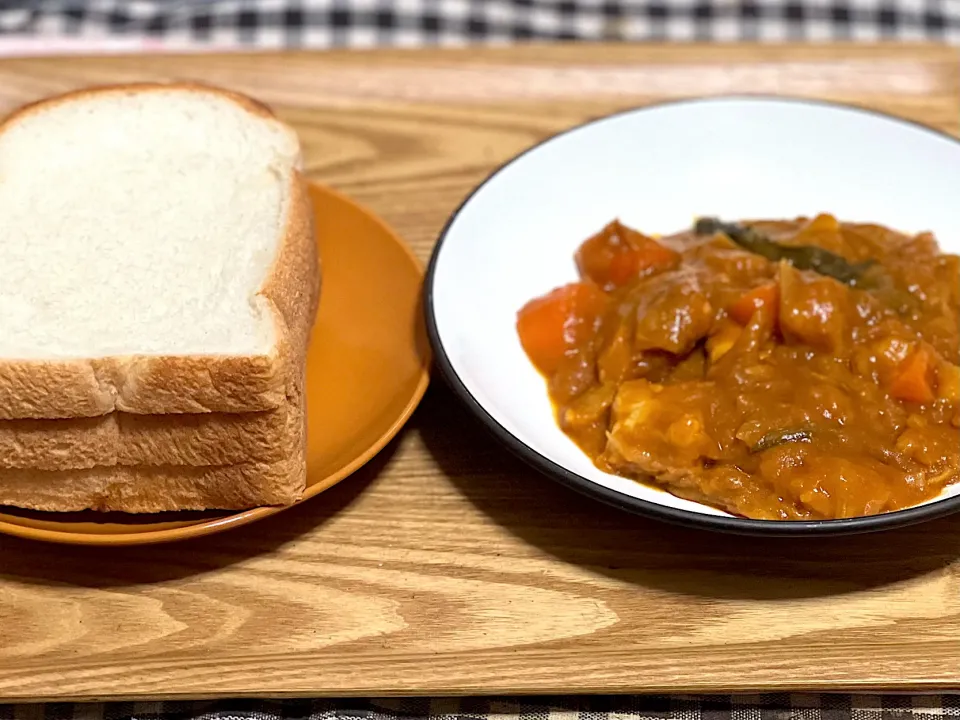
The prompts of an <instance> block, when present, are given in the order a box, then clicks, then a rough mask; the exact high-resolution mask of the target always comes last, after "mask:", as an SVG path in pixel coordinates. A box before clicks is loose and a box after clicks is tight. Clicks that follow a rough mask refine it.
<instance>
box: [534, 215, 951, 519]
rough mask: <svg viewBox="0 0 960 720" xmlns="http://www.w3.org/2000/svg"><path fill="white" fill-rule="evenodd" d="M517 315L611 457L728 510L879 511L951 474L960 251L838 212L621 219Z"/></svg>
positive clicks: (586, 431) (595, 453)
mask: <svg viewBox="0 0 960 720" xmlns="http://www.w3.org/2000/svg"><path fill="white" fill-rule="evenodd" d="M576 264H577V267H578V269H579V273H580V277H581V280H580V281H579V282H576V283H572V284H569V285H566V286H564V287H560V288H557V289H556V290H554V291H552V292H550V293H548V294H547V295H544V296H543V297H540V298H536V299H534V300H532V301H531V302H529V303H528V304H527V305H526V306H524V307H523V309H522V310H520V312H519V313H518V316H517V331H518V333H519V336H520V340H521V343H522V345H523V347H524V350H525V351H526V353H527V355H528V357H529V358H530V360H531V362H533V364H534V365H535V366H536V367H537V368H538V369H539V370H540V372H541V373H543V375H544V376H545V377H546V378H547V380H548V386H549V392H550V396H551V398H552V400H553V403H554V406H555V408H556V417H557V422H558V423H559V425H560V427H561V428H562V430H563V431H564V432H565V433H566V434H567V435H568V436H569V437H571V438H572V439H573V440H574V441H575V442H576V443H577V444H578V445H579V447H580V448H582V449H583V451H584V452H585V453H587V454H588V455H589V456H590V458H591V459H592V460H593V461H594V463H595V464H596V465H597V466H598V467H599V468H601V469H602V470H605V471H607V472H610V473H614V474H617V475H621V476H625V477H630V478H635V479H638V480H641V481H648V482H649V481H651V478H652V482H654V483H656V484H657V485H658V486H660V487H663V488H665V489H666V490H668V491H669V492H671V493H673V494H675V495H677V496H680V497H683V498H687V499H690V500H694V501H697V502H701V503H706V504H709V505H712V506H715V507H718V508H721V509H723V510H726V511H728V512H730V513H733V514H735V515H740V516H744V517H749V518H758V519H770V520H819V519H831V518H844V517H857V516H862V515H873V514H876V513H882V512H889V511H892V510H897V509H901V508H906V507H909V506H912V505H917V504H918V503H921V502H923V501H924V500H928V499H930V498H933V497H935V496H937V495H938V494H940V492H941V491H942V490H943V489H944V487H945V486H946V485H948V484H950V483H953V482H956V481H957V480H958V479H960V473H958V467H960V366H958V363H960V347H958V344H960V339H958V335H960V328H958V322H960V257H957V256H956V255H948V254H943V253H941V252H940V251H939V248H938V246H937V243H936V240H935V239H934V237H933V236H932V235H930V234H926V233H924V234H919V235H916V236H908V235H904V234H901V233H898V232H895V231H893V230H889V229H887V228H884V227H880V226H877V225H866V224H849V223H840V222H838V221H837V219H836V218H834V217H832V216H830V215H819V216H817V217H815V218H813V219H805V218H801V219H799V220H796V221H758V222H745V223H725V222H721V221H719V220H714V219H703V220H700V221H698V222H697V223H696V226H695V227H694V228H693V229H691V230H690V231H688V232H683V233H680V234H678V235H675V236H671V237H666V238H660V239H654V238H653V237H648V236H646V235H644V234H642V233H640V232H638V231H636V230H633V229H631V228H629V227H627V226H625V225H622V224H621V223H619V222H616V221H615V222H612V223H611V224H609V225H608V226H607V227H605V228H604V229H603V230H602V231H601V232H599V233H598V234H597V235H595V236H593V237H591V238H588V239H587V240H586V241H585V242H584V243H583V245H581V246H580V248H579V250H578V251H577V254H576Z"/></svg>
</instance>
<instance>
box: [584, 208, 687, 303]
mask: <svg viewBox="0 0 960 720" xmlns="http://www.w3.org/2000/svg"><path fill="white" fill-rule="evenodd" d="M576 261H577V267H578V268H579V270H580V276H581V277H584V278H588V279H590V280H592V281H593V282H595V283H596V284H597V285H599V286H600V287H601V288H603V289H604V290H607V291H610V290H614V289H616V288H618V287H623V286H624V285H626V284H628V283H629V282H631V281H633V280H635V279H637V278H638V277H642V276H644V275H652V274H653V273H656V272H662V271H663V270H669V269H671V268H673V267H676V265H677V264H678V263H679V262H680V254H679V253H677V252H675V251H674V250H671V249H670V248H668V247H665V246H663V245H661V244H660V243H658V242H657V241H656V240H654V239H653V238H649V237H647V236H646V235H644V234H642V233H639V232H637V231H636V230H634V229H633V228H629V227H627V226H626V225H624V224H622V223H621V222H620V221H619V220H614V221H613V222H612V223H610V224H609V225H607V226H606V227H605V228H604V229H603V230H601V231H600V232H598V233H597V234H596V235H594V236H593V237H590V238H588V239H587V240H586V241H585V242H584V243H583V244H582V245H581V246H580V249H579V250H578V251H577V256H576Z"/></svg>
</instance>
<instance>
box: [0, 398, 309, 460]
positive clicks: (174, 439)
mask: <svg viewBox="0 0 960 720" xmlns="http://www.w3.org/2000/svg"><path fill="white" fill-rule="evenodd" d="M302 415H303V409H302V407H301V406H300V404H299V403H295V402H289V401H284V403H283V404H282V405H281V406H280V407H279V408H277V409H276V410H264V411H262V412H256V413H204V414H194V415H134V414H130V413H110V414H109V415H102V416H99V417H93V418H70V419H67V420H9V421H4V422H0V469H34V470H81V469H89V468H94V467H101V468H106V467H112V466H115V465H193V466H197V467H203V466H210V465H235V464H239V463H246V462H252V461H273V460H277V459H278V458H281V457H285V456H289V455H290V454H291V452H293V450H294V448H293V445H294V444H295V443H296V442H298V441H299V439H300V436H301V433H300V431H299V425H300V423H302V421H303V420H302Z"/></svg>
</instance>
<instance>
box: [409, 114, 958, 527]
mask: <svg viewBox="0 0 960 720" xmlns="http://www.w3.org/2000/svg"><path fill="white" fill-rule="evenodd" d="M958 197H960V141H958V140H957V139H956V138H953V137H951V136H948V135H946V134H942V133H939V132H937V131H934V130H932V129H929V128H926V127H924V126H921V125H917V124H913V123H910V122H908V121H904V120H900V119H897V118H893V117H890V116H885V115H882V114H879V113H876V112H872V111H869V110H864V109H861V108H855V107H850V106H844V105H836V104H830V103H823V102H816V101H808V100H797V99H787V98H774V97H753V96H746V97H719V98H711V99H702V100H689V101H681V102H674V103H667V104H662V105H655V106H649V107H644V108H639V109H636V110H628V111H626V112H621V113H617V114H615V115H612V116H609V117H605V118H602V119H600V120H596V121H593V122H590V123H587V124H585V125H581V126H579V127H576V128H574V129H572V130H569V131H566V132H564V133H561V134H560V135H557V136H555V137H552V138H550V139H548V140H546V141H544V142H542V143H540V144H539V145H536V146H534V147H532V148H530V149H529V150H527V151H525V152H523V153H522V154H520V155H519V156H517V157H516V158H514V159H512V160H510V161H509V162H508V163H506V164H505V165H503V166H502V167H500V168H499V169H498V170H497V171H496V172H494V173H493V174H492V175H490V177H488V178H487V179H486V180H485V181H484V182H483V183H482V184H481V185H480V186H479V187H477V188H476V189H475V190H474V191H473V192H472V193H471V194H470V195H469V197H468V198H467V199H466V200H465V201H464V202H463V204H462V205H461V206H460V207H459V208H458V209H457V210H456V212H454V214H453V215H452V217H451V218H450V220H449V222H448V223H447V225H446V227H445V228H444V230H443V232H442V234H441V236H440V238H439V241H438V243H437V246H436V249H435V251H434V254H433V258H432V260H431V262H430V267H429V269H428V272H427V278H426V287H425V306H426V316H427V327H428V331H429V334H430V337H431V342H432V344H433V348H434V351H435V354H436V358H437V363H438V366H439V368H440V370H441V372H442V373H443V375H444V377H445V379H446V380H447V382H448V383H449V384H450V386H451V387H452V388H453V390H454V392H455V393H456V394H457V395H458V396H459V397H460V398H461V399H462V400H463V401H464V402H465V403H466V405H467V407H468V408H469V409H470V410H471V411H472V412H473V414H474V415H476V416H477V417H478V418H479V419H480V420H481V422H483V423H484V424H485V425H486V426H487V427H488V428H489V429H490V430H491V431H492V432H493V434H494V435H495V436H496V437H497V438H498V439H499V440H500V441H502V442H503V444H504V445H506V447H507V448H509V449H510V450H512V451H513V452H515V453H516V454H517V455H519V456H520V457H521V458H522V459H524V460H526V461H527V462H529V463H530V464H531V465H533V466H534V467H535V468H537V469H539V470H540V471H542V472H543V473H545V474H547V475H549V476H550V477H553V478H555V479H556V480H559V481H560V482H562V483H564V484H565V485H568V486H570V487H572V488H574V489H576V490H579V491H582V492H584V493H586V494H588V495H591V496H593V497H595V498H598V499H599V500H602V501H605V502H607V503H610V504H612V505H615V506H617V507H620V508H624V509H627V510H631V511H634V512H637V513H640V514H642V515H646V516H649V517H654V518H659V519H663V520H668V521H673V522H676V523H680V524H684V525H688V526H697V527H702V528H709V529H715V530H725V531H732V532H740V533H759V534H771V535H824V534H841V533H853V532H866V531H873V530H880V529H884V528H892V527H898V526H903V525H908V524H912V523H915V522H919V521H922V520H929V519H933V518H936V517H941V516H944V515H946V514H948V513H951V512H954V511H957V510H960V484H955V485H953V486H950V487H949V488H948V489H947V490H946V491H945V492H944V493H943V494H942V495H941V496H939V497H937V498H935V499H933V500H931V501H928V502H926V503H924V504H923V505H920V506H917V507H914V508H910V509H906V510H900V511H896V512H891V513H886V514H880V515H872V516H868V517H858V518H850V519H840V520H822V521H771V520H751V519H745V518H740V517H734V516H732V515H729V514H727V513H724V512H722V511H720V510H717V509H715V508H712V507H708V506H705V505H701V504H698V503H695V502H691V501H688V500H683V499H680V498H677V497H675V496H673V495H670V494H669V493H667V492H665V491H663V490H660V489H658V488H656V487H654V486H653V485H648V484H644V483H640V482H636V481H633V480H629V479H626V478H622V477H618V476H615V475H610V474H607V473H604V472H602V471H600V470H599V469H597V468H596V467H595V466H594V464H593V463H592V462H591V461H590V459H589V458H588V457H587V456H586V455H585V454H584V453H583V452H581V451H580V450H579V448H577V446H576V445H575V444H574V443H573V442H572V441H571V440H570V439H569V438H568V437H567V436H566V435H564V433H563V432H562V431H561V430H560V429H559V427H558V426H557V424H556V422H555V420H554V415H553V410H552V408H551V404H550V400H549V398H548V396H547V392H546V387H545V384H544V381H543V378H542V377H541V376H540V375H539V374H538V373H537V371H536V370H535V369H534V367H533V366H532V365H531V363H530V361H529V360H528V359H527V356H526V355H525V354H524V351H523V349H522V348H521V345H520V342H519V339H518V337H517V333H516V325H515V321H516V313H517V311H518V309H519V308H521V307H522V306H523V305H524V303H526V302H527V301H528V300H530V299H531V298H533V297H536V296H539V295H542V294H543V293H545V292H548V291H549V290H551V289H552V288H555V287H557V286H559V285H562V284H564V283H566V282H570V281H573V280H576V279H577V275H576V268H575V266H574V264H573V261H572V257H573V254H574V251H575V250H576V248H577V247H578V245H579V244H580V243H581V242H582V241H583V240H584V238H586V237H588V236H590V235H592V234H593V233H594V232H596V231H597V230H598V229H599V228H600V227H603V226H604V225H605V224H606V223H607V222H609V220H610V219H611V218H614V217H618V218H620V219H621V220H622V221H623V222H624V223H626V224H627V225H632V226H634V227H638V228H641V229H643V230H644V231H645V232H651V233H663V234H667V233H671V232H674V231H676V230H677V229H680V228H683V227H687V226H689V224H690V221H691V219H692V218H694V217H697V216H705V215H716V216H720V217H726V218H743V217H755V218H756V217H765V218H790V217H797V216H801V215H808V216H812V215H814V214H816V213H817V212H820V211H828V212H831V213H832V214H834V215H837V216H838V217H841V218H842V219H844V220H852V221H864V222H876V223H880V224H883V225H886V226H889V227H893V228H897V229H899V230H902V231H907V232H920V231H924V230H931V231H933V232H935V234H936V235H937V237H938V239H939V241H940V245H941V248H942V249H943V250H944V251H945V252H952V253H957V252H960V209H958V208H960V206H958V200H957V199H958ZM958 281H960V279H958Z"/></svg>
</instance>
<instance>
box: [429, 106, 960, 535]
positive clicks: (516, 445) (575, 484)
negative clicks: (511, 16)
mask: <svg viewBox="0 0 960 720" xmlns="http://www.w3.org/2000/svg"><path fill="white" fill-rule="evenodd" d="M729 101H747V102H762V103H770V104H795V105H807V106H815V107H819V108H823V109H827V110H831V111H837V112H848V113H852V114H862V115H867V116H871V117H874V118H879V119H882V120H884V121H886V122H891V123H894V124H897V125H902V126H906V127H909V128H912V129H915V130H920V131H922V132H925V133H927V134H930V135H932V136H934V137H937V138H940V139H944V140H947V141H949V142H951V143H953V144H955V145H956V146H957V147H958V149H960V138H958V137H956V136H953V135H951V134H949V133H947V132H944V131H941V130H938V129H936V128H933V127H930V126H929V125H925V124H924V123H921V122H919V121H916V120H911V119H908V118H903V117H899V116H896V115H892V114H890V113H887V112H884V111H882V110H876V109H874V108H869V107H866V106H862V105H855V104H850V103H843V102H836V101H832V100H823V99H818V98H805V97H799V96H791V95H774V94H769V93H756V94H753V93H736V94H722V95H711V96H708V97H696V98H681V99H671V100H665V101H660V102H654V103H650V104H647V105H639V106H633V107H629V108H625V109H623V110H618V111H616V112H613V113H609V114H607V115H602V116H599V117H595V118H591V119H588V120H586V121H584V122H582V123H578V124H576V125H574V126H572V127H570V128H567V129H566V130H562V131H560V132H558V133H555V134H553V135H550V136H548V137H546V138H544V139H542V140H540V141H538V142H536V143H534V144H533V145H531V146H530V147H528V148H526V149H524V150H522V151H521V152H519V153H518V154H516V155H514V156H512V157H511V158H509V159H508V160H506V161H505V162H503V163H502V164H500V165H498V166H497V167H496V168H495V169H494V170H493V171H492V172H490V173H489V174H488V175H487V176H486V177H485V178H484V179H483V180H482V181H481V182H480V183H479V184H478V185H476V186H475V187H474V188H473V189H472V190H471V191H470V192H469V193H468V194H467V196H466V197H465V198H464V199H463V200H462V201H461V202H460V204H459V205H458V206H457V207H456V209H455V210H454V211H453V212H452V213H451V214H450V216H449V217H448V218H447V221H446V222H445V223H444V226H443V228H442V230H441V231H440V234H439V235H438V237H437V242H436V245H435V246H434V249H433V251H432V253H431V255H430V261H429V263H428V264H427V271H426V276H425V277H424V292H423V311H424V316H425V321H426V329H427V335H428V337H429V339H430V346H431V348H432V349H433V356H434V364H435V365H436V367H437V369H438V370H439V371H440V375H441V377H443V379H444V381H445V382H446V384H447V386H448V387H450V388H451V390H452V391H453V393H454V395H456V396H457V398H458V399H459V400H460V401H461V402H462V403H464V405H465V406H466V407H467V409H468V410H469V411H470V412H471V414H472V415H473V416H474V417H476V418H477V419H478V420H479V421H480V423H481V424H482V425H483V426H484V428H485V429H486V430H487V431H488V432H490V433H491V434H492V435H493V436H494V437H495V438H496V439H497V440H498V441H499V442H500V443H501V444H502V445H504V446H505V447H506V448H507V449H508V450H510V451H511V452H512V453H513V454H514V455H516V456H517V457H518V458H520V459H521V460H523V461H524V462H525V463H527V464H528V465H529V466H531V467H533V468H534V469H535V470H538V471H539V472H541V473H542V474H544V475H546V476H547V477H549V478H551V479H553V480H556V481H558V482H559V483H560V484H561V485H564V486H566V487H568V488H570V489H571V490H574V491H576V492H579V493H580V494H582V495H586V496H588V497H592V498H594V499H596V500H599V501H601V502H603V503H605V504H607V505H610V506H613V507H616V508H618V509H621V510H626V511H628V512H631V513H633V514H635V515H639V516H642V517H646V518H649V519H653V520H660V521H666V522H668V523H670V524H673V525H679V526H683V527H687V528H693V529H700V530H712V531H720V532H725V533H729V534H736V535H752V536H759V535H766V536H777V537H824V536H837V535H853V534H862V533H869V532H877V531H881V530H892V529H894V528H901V527H906V526H908V525H915V524H917V523H920V522H926V521H930V520H936V519H938V518H942V517H945V516H947V515H950V514H953V513H955V512H958V511H960V495H954V496H953V497H947V498H942V499H939V500H934V501H932V502H928V503H926V504H924V505H918V506H914V507H910V508H905V509H903V510H895V511H893V512H889V513H883V514H880V515H868V516H861V517H855V518H841V519H833V520H757V519H751V518H741V517H727V516H721V515H708V514H706V513H698V512H695V511H691V510H683V509H681V508H674V507H670V506H667V505H661V504H659V503H655V502H651V501H649V500H644V499H642V498H638V497H634V496H632V495H626V494H624V493H621V492H618V491H616V490H612V489H610V488H607V487H604V486H602V485H599V484H598V483H596V482H594V481H592V480H590V479H589V478H587V477H584V476H583V475H580V474H579V473H576V472H574V471H572V470H570V469H568V468H566V467H564V466H563V465H560V464H559V463H557V462H555V461H553V460H551V459H550V458H548V457H547V456H545V455H543V454H541V453H539V452H538V451H536V450H534V449H533V448H532V447H530V446H529V445H527V444H526V443H525V442H523V441H522V440H520V439H519V438H518V437H517V436H516V435H514V434H513V433H511V432H510V431H509V430H507V429H506V428H505V427H504V426H503V425H501V424H500V423H499V422H498V421H497V420H496V419H495V418H494V417H493V416H492V415H491V414H490V413H489V412H488V411H487V410H486V408H485V407H484V406H483V405H482V404H481V403H480V401H478V400H477V399H476V398H475V397H474V396H473V394H472V393H471V392H470V390H469V389H468V388H467V387H466V385H465V384H464V382H463V380H462V379H461V378H460V376H459V374H458V373H457V371H456V368H455V367H454V365H453V363H452V361H451V360H450V357H449V355H448V354H447V352H446V350H445V348H444V346H443V339H442V337H441V335H440V331H439V328H438V327H437V319H436V313H435V311H434V304H435V303H434V301H435V298H434V284H435V278H436V274H437V265H438V262H439V258H440V254H441V251H442V249H443V246H444V243H445V242H446V240H447V237H448V235H449V233H450V230H451V228H452V227H453V225H454V223H455V222H456V220H457V218H458V217H459V216H460V213H461V212H462V211H463V210H464V208H466V206H467V205H468V204H469V203H470V201H471V200H472V199H473V197H474V196H475V195H476V194H478V193H479V192H480V191H481V190H482V189H483V188H485V187H486V186H487V185H488V184H489V183H491V182H492V181H493V180H494V179H495V178H496V177H497V176H498V175H500V173H501V172H503V171H504V170H506V169H507V168H508V167H510V166H511V165H513V164H514V163H516V162H518V161H520V160H521V159H523V158H524V157H525V156H526V155H528V154H529V153H531V152H533V151H535V150H537V149H539V148H541V147H543V146H545V145H547V144H549V143H550V142H552V141H554V140H557V139H558V138H561V137H564V136H566V135H569V134H571V133H574V132H577V131H580V130H583V129H585V128H588V127H591V126H593V125H597V124H600V123H602V122H605V121H607V120H611V119H614V118H619V117H624V116H628V115H638V114H641V113H644V112H650V111H656V110H658V109H662V108H667V107H676V106H683V105H700V104H707V103H713V102H729Z"/></svg>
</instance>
